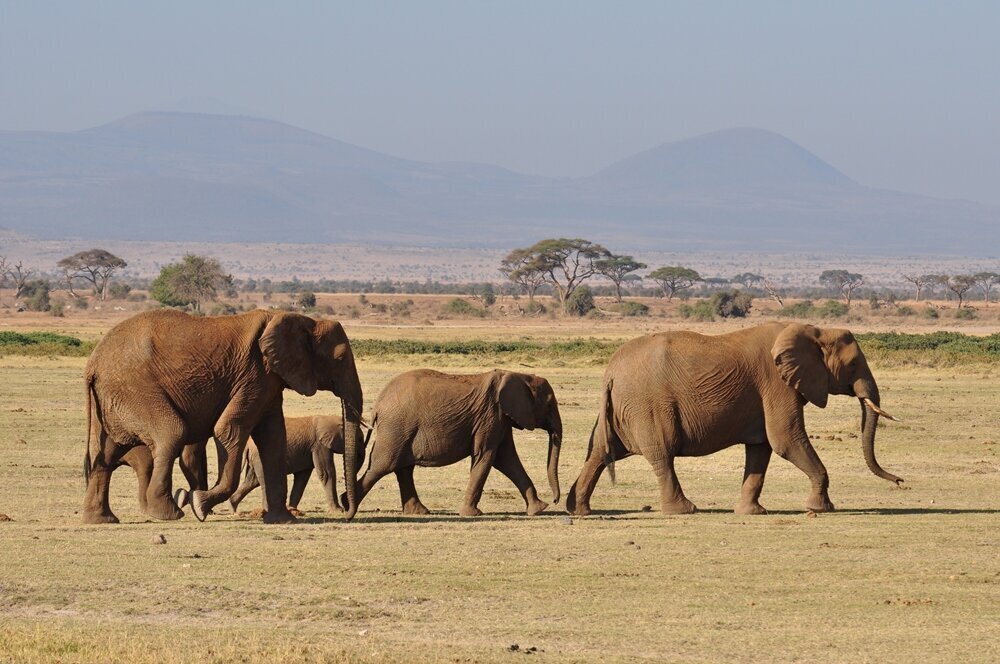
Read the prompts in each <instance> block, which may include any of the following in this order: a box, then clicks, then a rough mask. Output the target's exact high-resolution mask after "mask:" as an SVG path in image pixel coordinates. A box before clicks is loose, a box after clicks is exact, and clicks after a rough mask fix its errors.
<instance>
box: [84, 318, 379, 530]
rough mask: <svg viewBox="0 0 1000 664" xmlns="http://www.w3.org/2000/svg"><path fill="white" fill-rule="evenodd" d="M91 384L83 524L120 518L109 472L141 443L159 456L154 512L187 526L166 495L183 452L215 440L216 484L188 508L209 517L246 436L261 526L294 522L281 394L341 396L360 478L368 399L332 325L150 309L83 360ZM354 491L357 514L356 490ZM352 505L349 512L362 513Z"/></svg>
mask: <svg viewBox="0 0 1000 664" xmlns="http://www.w3.org/2000/svg"><path fill="white" fill-rule="evenodd" d="M85 382H86V391H87V421H88V424H87V432H88V435H87V453H86V458H85V461H84V467H85V471H86V475H87V495H86V498H85V500H84V506H83V521H84V522H85V523H113V522H117V520H118V519H117V518H116V517H115V515H114V514H113V513H112V512H111V507H110V505H109V504H108V487H109V484H110V481H111V471H112V470H114V468H115V467H116V466H117V465H119V461H120V460H121V459H122V458H123V456H124V455H125V454H127V453H128V452H129V450H131V449H133V448H135V447H137V446H139V445H146V446H148V447H149V450H150V453H151V456H152V459H153V467H152V473H151V477H150V481H149V487H148V489H147V491H146V511H147V514H149V515H150V516H152V517H154V518H158V519H178V518H180V517H181V516H182V515H183V512H181V510H180V509H179V508H178V507H177V505H176V504H175V503H174V500H173V499H172V498H171V496H170V479H171V474H172V469H173V462H174V459H176V458H177V457H178V455H180V453H181V449H182V447H184V446H185V445H187V444H189V443H191V442H192V441H205V440H207V439H208V438H209V437H212V436H214V437H215V439H216V442H217V444H218V445H219V452H220V453H219V468H220V470H219V478H218V481H217V482H216V484H215V486H214V487H213V488H211V489H209V490H196V491H194V493H193V495H192V510H193V511H194V514H195V516H196V517H197V518H198V519H199V520H204V519H205V515H206V514H207V513H208V511H209V510H211V508H212V507H213V506H214V505H217V504H219V503H220V502H222V501H223V500H226V499H227V498H229V496H230V495H232V493H233V491H235V490H236V487H237V484H238V483H239V470H240V461H241V459H242V455H243V448H244V446H245V445H246V441H247V438H248V437H249V436H250V435H251V434H253V436H254V440H255V441H256V442H257V447H258V450H259V451H260V456H261V463H262V469H263V473H264V490H265V491H264V493H265V496H264V505H265V510H266V512H265V515H264V520H265V521H267V522H288V521H294V519H293V517H292V515H291V514H289V512H288V510H287V508H286V507H285V496H286V494H287V484H286V479H285V421H284V416H283V415H282V412H281V404H282V392H283V391H284V389H285V388H291V389H294V390H295V391H296V392H299V393H300V394H303V395H306V396H311V395H313V394H315V393H316V391H317V390H329V391H332V392H333V393H334V394H336V395H337V396H339V397H340V398H341V403H342V405H343V410H344V421H345V448H346V450H347V451H348V453H347V454H345V455H344V467H345V474H346V475H347V477H349V478H351V480H353V479H354V478H355V477H356V476H357V466H356V459H357V456H356V455H357V450H358V446H359V445H360V442H359V439H360V437H361V436H360V421H361V410H362V407H363V396H362V391H361V383H360V381H359V380H358V373H357V369H356V368H355V363H354V354H353V352H352V351H351V345H350V342H349V341H348V339H347V335H346V334H345V333H344V329H343V328H342V327H341V325H340V323H337V322H335V321H322V320H320V321H317V320H313V319H312V318H309V317H307V316H302V315H298V314H286V313H282V312H271V311H253V312H249V313H246V314H242V315H239V316H224V317H205V318H202V317H198V318H195V317H192V316H188V315H187V314H184V313H181V312H178V311H151V312H146V313H142V314H139V315H137V316H133V317H132V318H129V319H127V320H125V321H122V322H121V323H119V324H118V325H116V326H115V327H114V328H112V329H111V331H110V332H108V333H107V335H105V337H104V339H102V340H101V342H100V343H99V344H98V345H97V348H95V349H94V352H93V353H92V354H91V356H90V360H89V361H88V362H87V369H86V374H85ZM347 484H348V498H349V501H348V502H349V505H350V506H353V505H355V504H356V503H355V500H354V488H355V482H354V481H349V482H348V483H347ZM350 506H349V507H348V514H351V513H352V509H356V507H353V508H352V507H350Z"/></svg>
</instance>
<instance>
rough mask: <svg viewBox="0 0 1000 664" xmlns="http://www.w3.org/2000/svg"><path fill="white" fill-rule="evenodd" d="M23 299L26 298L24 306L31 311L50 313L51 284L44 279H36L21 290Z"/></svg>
mask: <svg viewBox="0 0 1000 664" xmlns="http://www.w3.org/2000/svg"><path fill="white" fill-rule="evenodd" d="M21 297H23V298H24V306H25V307H26V308H27V309H28V310H29V311H48V310H49V309H50V308H51V306H52V305H51V303H50V302H49V282H47V281H45V280H44V279H34V280H32V281H29V282H28V283H26V284H25V285H24V288H23V289H22V290H21Z"/></svg>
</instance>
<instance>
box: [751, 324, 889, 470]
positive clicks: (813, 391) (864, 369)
mask: <svg viewBox="0 0 1000 664" xmlns="http://www.w3.org/2000/svg"><path fill="white" fill-rule="evenodd" d="M771 356H772V357H773V358H774V363H775V365H776V366H777V368H778V373H779V374H780V375H781V378H782V380H783V381H784V382H785V383H787V384H788V385H789V386H790V387H792V388H793V389H794V390H796V391H797V392H799V394H801V395H802V396H803V397H804V398H805V399H806V400H807V401H809V402H810V403H812V404H814V405H816V406H818V407H820V408H825V407H826V402H827V396H828V395H830V394H845V395H848V396H852V397H857V398H858V400H859V401H860V402H861V433H862V436H861V438H862V441H861V442H862V449H863V451H864V455H865V462H866V463H867V464H868V468H869V470H871V471H872V472H873V473H874V474H876V475H878V476H879V477H881V478H883V479H886V480H889V481H890V482H895V483H897V484H899V483H900V482H902V481H903V479H902V478H900V477H897V476H895V475H893V474H892V473H889V472H886V471H885V470H883V469H882V467H881V466H880V465H879V464H878V461H877V460H876V459H875V427H876V426H877V424H878V418H879V415H882V416H884V417H886V418H888V419H891V420H895V419H896V418H894V417H892V416H891V415H889V414H888V413H886V412H885V411H884V410H882V408H881V405H880V404H881V400H880V398H879V392H878V385H877V384H876V383H875V378H874V377H873V376H872V372H871V369H870V368H869V367H868V361H867V360H866V359H865V355H864V353H862V352H861V347H860V346H858V342H857V340H856V339H855V338H854V335H853V334H851V332H850V331H849V330H837V329H829V330H828V329H820V328H818V327H814V326H812V325H800V324H792V325H788V326H787V327H785V329H783V330H782V331H781V332H780V333H779V334H778V337H777V339H775V341H774V345H773V346H772V347H771ZM869 410H870V411H871V413H869V412H868V411H869Z"/></svg>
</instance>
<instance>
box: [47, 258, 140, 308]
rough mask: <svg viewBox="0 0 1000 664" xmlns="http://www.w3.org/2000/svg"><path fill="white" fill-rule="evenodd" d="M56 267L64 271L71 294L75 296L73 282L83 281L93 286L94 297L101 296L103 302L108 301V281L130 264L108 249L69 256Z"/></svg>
mask: <svg viewBox="0 0 1000 664" xmlns="http://www.w3.org/2000/svg"><path fill="white" fill-rule="evenodd" d="M56 265H57V266H58V267H59V269H60V270H62V272H63V275H64V276H65V278H66V284H67V286H68V288H69V292H70V293H71V294H73V280H74V279H83V280H85V281H89V282H90V284H91V285H92V286H93V288H94V295H100V296H101V299H102V300H106V299H108V280H109V279H111V275H112V274H114V273H115V272H116V271H118V270H120V269H122V268H123V267H126V266H127V265H128V263H126V262H125V261H124V260H123V259H121V258H118V256H115V255H114V254H112V253H111V252H110V251H107V250H106V249H89V250H87V251H81V252H79V253H76V254H73V255H72V256H67V257H66V258H64V259H62V260H61V261H59V262H58V263H56Z"/></svg>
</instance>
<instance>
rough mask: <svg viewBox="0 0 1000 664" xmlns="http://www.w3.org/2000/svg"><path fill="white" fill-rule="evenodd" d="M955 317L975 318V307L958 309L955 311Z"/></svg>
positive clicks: (961, 318)
mask: <svg viewBox="0 0 1000 664" xmlns="http://www.w3.org/2000/svg"><path fill="white" fill-rule="evenodd" d="M955 318H957V319H959V320H975V318H976V310H975V309H967V308H963V309H958V310H957V311H955Z"/></svg>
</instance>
